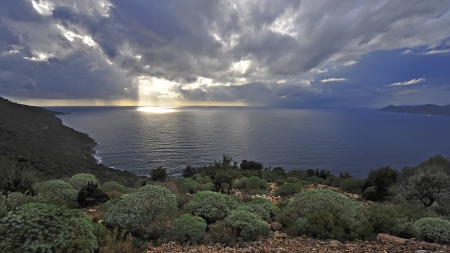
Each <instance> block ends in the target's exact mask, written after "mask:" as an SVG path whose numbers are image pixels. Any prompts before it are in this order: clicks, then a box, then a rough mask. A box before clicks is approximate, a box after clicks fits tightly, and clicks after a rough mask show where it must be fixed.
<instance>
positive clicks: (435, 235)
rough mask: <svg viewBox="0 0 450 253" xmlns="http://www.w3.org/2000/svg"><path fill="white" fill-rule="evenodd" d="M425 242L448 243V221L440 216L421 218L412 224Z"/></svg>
mask: <svg viewBox="0 0 450 253" xmlns="http://www.w3.org/2000/svg"><path fill="white" fill-rule="evenodd" d="M413 227H414V229H415V230H416V231H417V232H418V234H419V236H420V237H421V238H423V239H424V240H425V241H426V242H435V243H442V244H450V221H448V220H444V219H440V218H423V219H420V220H418V221H416V222H415V223H414V225H413Z"/></svg>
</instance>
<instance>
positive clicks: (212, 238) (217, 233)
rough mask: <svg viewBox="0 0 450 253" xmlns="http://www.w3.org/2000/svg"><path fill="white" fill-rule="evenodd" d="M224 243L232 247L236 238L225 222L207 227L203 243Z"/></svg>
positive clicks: (218, 222)
mask: <svg viewBox="0 0 450 253" xmlns="http://www.w3.org/2000/svg"><path fill="white" fill-rule="evenodd" d="M210 242H211V243H225V244H227V245H228V246H234V244H235V242H236V236H235V233H234V231H233V229H232V228H230V227H227V226H226V225H225V222H223V221H217V222H216V223H214V224H211V225H209V226H208V232H207V233H206V235H205V237H204V243H205V244H206V243H210Z"/></svg>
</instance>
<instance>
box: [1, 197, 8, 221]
mask: <svg viewBox="0 0 450 253" xmlns="http://www.w3.org/2000/svg"><path fill="white" fill-rule="evenodd" d="M7 213H8V209H7V207H6V197H5V196H3V195H2V194H0V219H1V218H3V217H5V216H6V214H7Z"/></svg>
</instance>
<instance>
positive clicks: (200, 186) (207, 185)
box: [198, 183, 214, 191]
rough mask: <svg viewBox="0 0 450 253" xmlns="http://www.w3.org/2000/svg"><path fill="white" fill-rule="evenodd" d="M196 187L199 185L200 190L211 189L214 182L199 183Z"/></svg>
mask: <svg viewBox="0 0 450 253" xmlns="http://www.w3.org/2000/svg"><path fill="white" fill-rule="evenodd" d="M198 187H199V190H202V191H212V190H213V189H214V184H213V183H206V184H201V185H199V186H198Z"/></svg>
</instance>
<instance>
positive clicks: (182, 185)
mask: <svg viewBox="0 0 450 253" xmlns="http://www.w3.org/2000/svg"><path fill="white" fill-rule="evenodd" d="M174 182H175V184H176V185H177V187H178V190H179V191H180V192H182V193H190V194H193V193H196V192H197V188H198V183H197V182H195V181H194V179H192V178H184V177H182V178H178V179H176V180H175V181H174Z"/></svg>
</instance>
